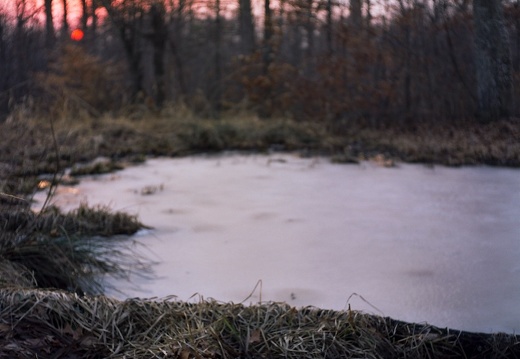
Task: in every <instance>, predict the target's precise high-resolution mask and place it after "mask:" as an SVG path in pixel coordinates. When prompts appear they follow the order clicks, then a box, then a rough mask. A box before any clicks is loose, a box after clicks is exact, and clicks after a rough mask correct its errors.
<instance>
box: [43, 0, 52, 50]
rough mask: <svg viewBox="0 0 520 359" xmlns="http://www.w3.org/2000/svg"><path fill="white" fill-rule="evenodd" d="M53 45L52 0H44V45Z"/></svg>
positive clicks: (49, 46) (48, 46)
mask: <svg viewBox="0 0 520 359" xmlns="http://www.w3.org/2000/svg"><path fill="white" fill-rule="evenodd" d="M53 45H54V23H53V19H52V0H45V46H46V47H47V48H51V47H52V46H53Z"/></svg>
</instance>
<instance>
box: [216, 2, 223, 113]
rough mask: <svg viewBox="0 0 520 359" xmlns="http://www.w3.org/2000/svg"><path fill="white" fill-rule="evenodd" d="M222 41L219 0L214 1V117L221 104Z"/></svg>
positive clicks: (218, 111)
mask: <svg viewBox="0 0 520 359" xmlns="http://www.w3.org/2000/svg"><path fill="white" fill-rule="evenodd" d="M221 42H222V19H221V18H220V0H216V2H215V105H214V108H215V117H216V118H219V117H220V111H221V104H222V66H221V64H220V52H221V45H222V44H221Z"/></svg>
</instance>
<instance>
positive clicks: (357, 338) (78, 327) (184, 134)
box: [0, 107, 520, 358]
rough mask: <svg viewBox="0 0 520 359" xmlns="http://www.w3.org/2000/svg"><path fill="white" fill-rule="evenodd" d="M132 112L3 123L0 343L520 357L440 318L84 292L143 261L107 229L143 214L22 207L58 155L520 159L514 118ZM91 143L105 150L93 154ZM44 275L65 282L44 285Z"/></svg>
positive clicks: (94, 352)
mask: <svg viewBox="0 0 520 359" xmlns="http://www.w3.org/2000/svg"><path fill="white" fill-rule="evenodd" d="M133 113H134V116H133V117H123V116H122V117H117V118H113V117H97V118H95V117H91V116H90V115H88V114H85V115H77V117H72V116H66V115H63V116H60V117H58V119H54V120H53V122H51V121H50V120H48V119H42V118H36V117H24V116H21V115H19V114H16V113H15V114H13V117H12V119H11V120H10V121H6V122H3V123H0V133H2V134H3V139H4V140H3V141H2V143H1V144H0V168H1V169H2V171H1V172H0V228H1V232H0V288H3V289H1V290H0V338H1V339H0V357H19V358H33V357H38V358H51V357H52V358H54V357H63V358H69V357H70V358H76V357H85V358H101V357H107V358H108V357H113V358H124V357H162V358H164V357H172V358H239V357H240V358H274V357H284V358H339V357H366V358H425V357H430V358H448V357H453V358H459V357H467V358H493V357H496V358H514V357H520V345H519V343H520V338H518V337H517V336H514V335H506V334H493V335H489V334H475V333H467V332H459V331H454V330H448V329H439V328H435V327H431V326H428V325H417V324H410V323H403V322H399V321H396V320H393V319H389V318H382V317H378V316H373V315H366V314H362V313H359V312H356V311H350V310H349V311H343V312H335V311H325V310H320V309H317V308H303V309H294V308H291V307H289V306H288V305H285V304H279V303H267V304H262V305H254V306H251V307H246V306H242V305H235V304H224V303H217V302H214V301H201V302H200V303H197V304H188V303H182V302H177V301H171V300H158V301H152V300H137V299H131V300H127V301H124V302H120V301H117V300H114V299H110V298H106V297H104V296H92V294H98V293H102V292H103V284H102V282H100V280H99V279H100V276H101V275H113V276H116V277H125V276H126V275H127V274H128V273H129V271H130V270H133V271H138V272H140V273H141V274H143V275H146V274H147V273H148V270H149V265H150V262H148V261H146V260H145V259H144V258H143V257H140V256H139V253H138V251H133V249H132V248H130V249H128V248H129V247H131V246H129V243H130V242H131V241H129V240H128V239H127V238H125V237H118V236H115V235H119V234H132V233H135V232H136V231H137V230H138V229H139V228H142V227H143V225H142V224H141V223H139V222H138V220H137V218H135V217H133V216H128V215H126V214H124V213H111V212H109V211H108V210H107V209H106V208H89V207H88V206H86V205H84V206H81V207H80V208H78V209H77V210H76V211H73V212H71V213H69V214H63V213H61V212H60V211H59V210H58V209H56V208H52V207H51V208H46V209H45V210H44V211H43V212H41V213H39V214H34V213H32V212H31V211H30V210H29V204H30V200H31V194H32V193H34V191H36V190H37V189H38V186H39V185H40V186H41V184H42V181H48V184H50V185H52V186H55V185H57V184H59V183H60V181H65V180H67V181H73V179H71V178H70V176H62V175H63V173H64V170H65V168H73V169H75V170H74V171H72V172H71V174H72V175H74V176H81V175H84V174H87V173H100V172H106V171H111V170H117V169H119V168H122V167H124V166H125V165H127V164H129V163H132V162H141V161H143V160H144V159H145V158H146V156H159V155H163V156H180V155H187V154H191V153H196V152H212V151H222V150H228V149H232V150H241V151H269V150H273V149H274V150H297V151H300V152H301V154H302V155H312V154H326V155H330V156H331V157H332V159H333V160H335V161H336V162H356V161H359V160H363V159H368V158H378V159H381V160H382V161H383V162H384V161H387V160H391V161H409V162H427V163H436V164H437V163H438V164H446V165H463V164H472V165H473V164H489V165H506V166H519V165H520V143H519V141H518V138H520V136H519V135H520V122H519V121H518V120H509V121H505V120H504V121H500V122H496V123H493V124H475V123H473V124H464V125H462V124H459V125H450V126H448V127H447V126H446V125H443V126H440V125H439V126H434V125H430V126H426V125H425V126H419V125H414V126H407V127H404V126H398V125H396V126H393V127H389V126H387V127H375V126H367V125H366V124H362V123H352V124H344V125H342V127H337V126H336V127H335V128H327V127H326V126H323V125H320V124H314V123H309V122H297V121H294V120H282V119H269V120H267V119H265V120H260V119H258V118H257V117H255V116H252V115H247V114H243V113H237V114H229V115H228V116H227V117H225V118H223V119H221V120H212V119H201V118H196V117H195V116H194V115H193V114H192V113H191V112H190V111H188V110H186V109H185V108H183V107H177V108H171V109H167V110H165V111H163V112H162V113H161V114H153V115H150V114H149V113H146V111H144V110H143V112H141V113H140V112H139V111H134V112H133ZM51 124H52V125H53V126H52V127H53V128H54V135H53V130H52V129H51ZM100 156H103V157H104V158H105V159H104V160H101V161H94V162H92V161H93V160H94V159H96V158H99V157H100ZM391 163H393V162H391ZM78 164H80V165H78ZM73 166H75V167H73ZM53 173H55V174H56V175H52V174H53ZM49 174H51V175H49ZM114 236H115V237H114ZM123 241H125V243H123ZM49 287H52V288H60V289H61V290H62V291H56V290H52V291H49V290H43V289H42V288H49Z"/></svg>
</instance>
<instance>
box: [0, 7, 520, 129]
mask: <svg viewBox="0 0 520 359" xmlns="http://www.w3.org/2000/svg"><path fill="white" fill-rule="evenodd" d="M10 3H11V4H4V5H3V6H0V120H6V119H8V118H9V117H10V116H12V114H13V113H20V111H25V112H27V111H29V112H36V113H45V114H51V115H53V116H55V115H59V114H62V113H63V112H64V111H65V112H66V113H68V114H77V113H87V114H88V115H90V116H94V117H98V116H101V115H102V114H104V113H110V114H120V113H128V111H129V109H130V111H134V110H135V109H136V108H142V109H145V110H147V111H152V112H153V113H161V111H163V110H164V109H165V108H168V107H169V108H172V107H175V106H179V105H182V106H185V107H187V108H189V109H190V111H192V112H193V113H196V114H197V115H199V116H201V117H204V118H215V119H218V118H219V117H221V116H222V114H224V113H226V112H227V111H230V110H236V109H245V110H247V111H250V112H252V113H255V114H256V115H258V117H259V118H269V117H285V118H290V119H292V120H294V121H298V122H300V121H305V122H307V121H310V122H313V123H316V124H323V126H325V127H327V128H329V129H332V130H333V131H341V130H342V129H344V128H345V127H348V124H351V123H364V124H367V125H369V126H388V125H393V124H397V125H399V126H402V125H404V126H413V125H415V124H418V123H441V124H443V123H457V122H466V121H468V120H469V121H473V120H478V121H480V122H482V121H483V122H490V121H495V120H498V119H500V118H511V117H514V116H515V115H516V114H517V113H518V111H519V107H518V104H517V103H515V101H514V99H515V98H517V97H518V89H519V86H518V81H519V76H520V1H517V0H515V1H513V0H507V1H500V0H494V1H482V0H475V1H473V2H472V1H469V0H395V1H392V0H350V1H346V0H339V1H338V0H278V1H273V0H263V1H251V0H237V1H231V0H45V1H44V2H42V4H40V3H38V2H37V1H36V0H13V1H12V2H11V1H10ZM74 28H80V29H81V30H82V31H83V32H84V34H85V36H84V37H83V38H82V39H81V40H79V41H74V40H72V39H71V37H70V33H71V30H72V29H74ZM124 111H126V112H124Z"/></svg>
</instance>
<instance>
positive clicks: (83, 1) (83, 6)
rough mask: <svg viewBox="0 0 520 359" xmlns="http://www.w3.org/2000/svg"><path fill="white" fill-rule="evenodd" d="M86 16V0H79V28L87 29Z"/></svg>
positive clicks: (87, 14)
mask: <svg viewBox="0 0 520 359" xmlns="http://www.w3.org/2000/svg"><path fill="white" fill-rule="evenodd" d="M88 16H89V13H88V5H87V0H81V28H82V29H83V31H87V22H88Z"/></svg>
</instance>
